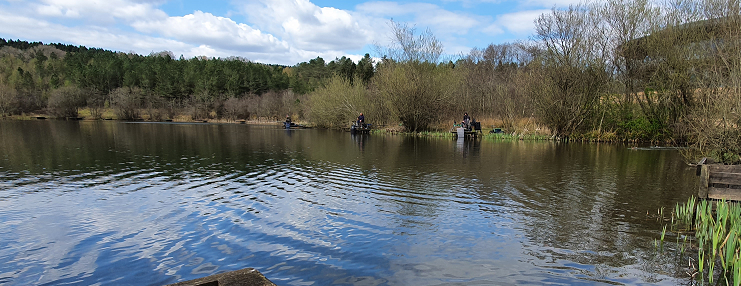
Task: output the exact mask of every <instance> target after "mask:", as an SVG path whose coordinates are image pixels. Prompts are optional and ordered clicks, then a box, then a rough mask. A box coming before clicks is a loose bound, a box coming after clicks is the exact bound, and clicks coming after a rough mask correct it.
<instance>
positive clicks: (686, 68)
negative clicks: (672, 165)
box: [0, 0, 741, 164]
mask: <svg viewBox="0 0 741 286" xmlns="http://www.w3.org/2000/svg"><path fill="white" fill-rule="evenodd" d="M739 11H741V4H740V2H739V1H716V0H670V1H666V2H664V3H662V4H657V3H655V2H654V1H648V0H608V1H599V2H587V3H582V4H577V5H572V6H570V7H568V8H566V9H553V10H552V11H551V12H550V13H546V14H543V15H541V16H540V17H538V19H537V20H536V21H535V31H536V34H535V35H533V36H532V37H531V39H532V41H529V42H517V43H504V44H499V45H493V44H492V45H489V46H488V47H486V48H484V49H473V50H472V51H471V52H470V53H469V54H468V55H461V56H459V57H457V58H447V59H444V58H443V47H442V44H441V42H440V41H439V40H437V39H436V38H435V36H434V35H433V34H432V33H431V32H430V31H429V30H425V31H423V32H421V33H418V31H417V30H416V29H415V28H414V27H410V26H408V25H407V24H404V23H398V22H393V21H392V22H390V27H391V31H392V34H391V35H390V36H391V39H392V41H391V43H390V44H389V46H387V47H377V51H378V53H379V54H378V56H379V57H380V60H378V61H377V62H376V61H374V60H373V59H372V58H371V57H370V55H368V54H366V55H365V57H364V58H363V59H362V60H360V61H358V62H357V63H355V62H353V61H352V60H350V59H348V58H345V57H343V58H339V59H335V60H333V61H330V62H326V61H325V60H324V59H322V58H320V57H317V58H315V59H312V60H309V61H308V62H303V63H299V64H297V65H295V66H291V67H288V66H278V65H267V64H260V63H253V62H250V61H248V60H246V59H242V58H236V57H234V58H226V59H207V58H202V57H199V58H192V59H185V58H182V57H180V58H179V59H175V58H174V55H172V53H170V52H161V53H153V54H150V55H148V56H140V55H136V54H126V53H116V52H112V51H106V50H101V49H93V48H86V47H75V46H69V45H63V44H50V45H44V44H42V43H28V42H23V41H6V40H2V39H0V113H2V116H7V115H20V114H23V113H30V112H41V113H46V114H53V115H55V116H59V117H71V116H72V115H73V114H74V113H75V111H76V110H78V109H79V108H80V107H86V108H87V109H86V110H89V111H90V115H91V117H93V118H100V117H102V114H103V112H104V110H106V108H113V109H115V112H116V114H117V116H118V118H120V119H134V118H139V117H145V118H146V119H149V120H160V119H164V118H170V119H171V118H172V117H174V116H177V115H184V116H186V117H187V118H189V119H194V120H201V119H210V118H219V119H222V118H223V119H226V120H237V119H256V118H263V119H270V120H275V119H279V118H283V117H284V116H285V115H291V116H292V117H293V118H294V119H303V120H308V121H310V122H312V123H314V124H315V125H317V126H320V127H330V128H336V127H346V126H348V125H349V123H350V122H351V121H353V120H354V119H355V118H356V116H357V115H358V114H359V113H361V112H363V113H364V114H365V116H366V118H367V121H368V122H370V123H373V124H374V125H375V126H401V127H399V128H394V129H393V130H394V131H399V130H402V129H403V130H404V131H409V132H427V131H446V130H447V129H448V128H449V127H450V126H451V125H452V124H451V123H453V121H459V120H461V115H462V114H463V112H468V113H469V114H471V116H472V117H474V118H475V119H477V120H478V121H488V122H489V123H491V122H495V123H496V127H499V128H502V129H503V130H504V131H505V132H506V133H509V134H512V133H516V134H517V137H518V138H519V137H526V136H536V137H543V133H547V134H548V135H550V136H549V137H550V138H555V139H563V140H588V141H623V140H631V141H648V142H662V143H665V142H669V143H676V144H678V143H690V144H692V147H693V148H692V149H691V150H692V152H687V154H686V155H687V157H688V160H695V159H696V158H698V157H712V158H713V159H715V160H716V161H718V162H723V163H727V164H733V163H740V162H741V132H739V131H738V126H739V124H741V110H740V109H741V83H740V82H739V81H738V79H739V78H741V50H740V49H741V45H739V41H741V16H740V14H741V13H740V12H739ZM523 123H525V124H523ZM399 124H401V125H399ZM533 124H534V125H535V126H536V128H532V125H533ZM492 125H494V124H488V125H485V128H486V127H489V126H492ZM534 130H539V131H538V132H536V131H534Z"/></svg>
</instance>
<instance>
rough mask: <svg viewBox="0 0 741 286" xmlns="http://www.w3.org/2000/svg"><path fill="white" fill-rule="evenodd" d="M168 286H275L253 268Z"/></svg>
mask: <svg viewBox="0 0 741 286" xmlns="http://www.w3.org/2000/svg"><path fill="white" fill-rule="evenodd" d="M168 286H276V285H275V284H274V283H273V282H270V280H268V278H265V276H263V275H262V273H260V272H259V271H257V270H255V269H254V268H245V269H240V270H236V271H232V272H226V273H221V274H215V275H211V276H208V277H203V278H198V279H194V280H188V281H183V282H178V283H175V284H170V285H168Z"/></svg>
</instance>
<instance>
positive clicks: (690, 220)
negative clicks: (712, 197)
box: [658, 197, 741, 285]
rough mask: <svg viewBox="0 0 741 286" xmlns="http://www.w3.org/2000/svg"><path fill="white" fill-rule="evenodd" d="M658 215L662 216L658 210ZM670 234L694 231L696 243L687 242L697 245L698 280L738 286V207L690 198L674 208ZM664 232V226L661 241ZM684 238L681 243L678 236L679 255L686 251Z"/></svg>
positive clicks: (740, 229)
mask: <svg viewBox="0 0 741 286" xmlns="http://www.w3.org/2000/svg"><path fill="white" fill-rule="evenodd" d="M658 215H659V217H663V212H662V210H661V209H660V210H659V211H658ZM670 231H674V232H675V233H681V232H687V233H692V232H694V243H695V244H693V241H692V239H690V241H689V247H691V248H692V247H694V246H696V249H697V258H698V260H697V265H698V272H699V274H700V279H701V280H705V277H707V282H708V283H710V284H712V283H713V281H714V280H715V281H716V282H718V281H721V282H722V281H726V284H727V285H731V284H732V285H741V253H740V252H741V205H739V204H738V203H733V202H727V201H725V200H723V201H718V202H711V201H708V200H699V201H698V200H697V199H696V198H695V197H691V198H690V199H689V200H687V203H685V204H679V203H677V204H676V205H675V207H674V211H673V212H672V217H671V227H670ZM666 232H667V227H666V225H664V228H663V230H662V232H661V241H662V242H663V241H664V238H665V236H666ZM687 239H688V237H687V236H685V237H684V242H683V243H681V244H680V243H679V237H677V242H678V243H677V244H678V245H679V249H680V252H681V253H684V252H685V251H686V249H687V248H686V246H685V244H687V242H688V240H687ZM716 278H717V279H716ZM703 282H704V281H703ZM729 282H731V283H729Z"/></svg>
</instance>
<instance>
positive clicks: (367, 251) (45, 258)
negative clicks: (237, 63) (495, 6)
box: [0, 120, 698, 285]
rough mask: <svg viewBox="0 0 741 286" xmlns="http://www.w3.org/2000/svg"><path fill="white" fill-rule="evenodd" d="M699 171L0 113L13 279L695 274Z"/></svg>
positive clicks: (584, 156) (512, 280) (636, 156)
mask: <svg viewBox="0 0 741 286" xmlns="http://www.w3.org/2000/svg"><path fill="white" fill-rule="evenodd" d="M694 174H695V171H694V168H692V167H690V166H688V165H687V164H685V163H684V162H683V160H682V157H681V155H680V153H679V151H677V150H673V149H665V148H639V149H632V148H630V147H629V146H626V145H617V144H581V143H560V142H550V141H546V142H528V141H497V140H492V139H479V140H461V141H456V140H452V139H440V138H418V137H411V136H403V135H360V136H352V135H351V134H349V133H347V132H339V131H331V130H315V129H306V130H290V131H287V130H283V129H280V128H278V127H277V126H254V125H243V124H242V125H240V124H177V123H175V124H167V123H124V122H115V121H98V122H92V121H81V122H76V121H69V122H68V121H54V120H49V121H42V120H39V121H0V222H1V223H2V225H3V226H2V228H1V230H0V261H2V262H3V263H0V284H2V285H163V284H169V283H175V282H179V281H185V280H191V279H195V278H199V277H204V276H208V275H212V274H216V273H221V272H227V271H232V270H237V269H242V268H246V267H253V268H256V269H257V270H259V271H260V272H262V273H263V274H264V275H265V276H266V277H268V278H269V279H270V280H271V281H273V282H274V283H276V284H278V285H490V284H497V285H528V284H530V285H541V284H564V285H580V284H583V285H594V284H631V285H634V284H659V285H676V284H679V283H687V282H689V281H690V280H689V279H688V278H687V274H685V271H686V270H687V269H686V268H687V262H686V261H681V260H680V259H677V258H676V257H675V256H674V255H672V254H671V252H672V251H671V249H672V248H675V245H674V244H672V243H667V245H665V248H668V249H669V250H670V251H665V252H661V251H660V250H658V249H657V247H656V246H655V244H654V243H655V240H656V239H658V238H660V236H661V228H662V226H663V224H662V222H659V221H657V219H656V214H657V211H658V209H660V208H661V207H666V209H667V210H666V211H665V212H666V213H667V214H668V213H669V212H670V211H671V209H673V207H674V205H675V203H677V202H680V203H684V202H686V200H687V198H689V197H690V196H691V195H693V194H696V190H697V181H698V180H697V177H695V175H694ZM667 240H669V241H670V242H671V241H676V237H672V238H670V239H667Z"/></svg>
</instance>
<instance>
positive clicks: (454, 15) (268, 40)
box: [0, 0, 578, 65]
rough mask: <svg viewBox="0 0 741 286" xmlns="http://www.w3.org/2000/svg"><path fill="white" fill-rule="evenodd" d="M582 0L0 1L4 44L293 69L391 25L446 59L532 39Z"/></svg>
mask: <svg viewBox="0 0 741 286" xmlns="http://www.w3.org/2000/svg"><path fill="white" fill-rule="evenodd" d="M576 2H578V1H576V0H525V1H509V0H438V1H432V0H429V1H340V0H211V1H194V0H0V37H2V38H5V39H21V40H27V41H43V42H45V43H49V42H61V43H65V44H73V45H85V46H88V47H99V48H104V49H110V50H115V51H123V52H136V53H139V54H144V55H147V54H149V53H151V52H160V51H171V52H173V53H174V54H175V55H176V56H179V55H183V56H185V57H186V58H190V57H194V56H208V57H228V56H240V57H244V58H247V59H250V60H252V61H255V62H262V63H271V64H284V65H294V64H296V63H299V62H302V61H308V60H309V59H312V58H316V57H317V56H321V57H323V58H324V59H326V60H332V59H334V58H336V57H342V56H348V57H350V58H352V59H355V60H357V59H359V58H360V57H362V55H363V54H365V53H370V54H371V55H372V56H380V55H376V54H374V52H373V49H372V46H373V45H374V44H380V45H384V44H386V43H387V42H388V40H389V35H390V34H389V25H388V23H389V20H390V19H394V20H395V21H399V22H405V23H407V24H409V25H411V26H414V27H416V28H417V29H418V30H424V29H427V28H429V29H430V30H431V31H432V33H433V34H434V35H435V36H436V37H437V38H438V39H439V40H440V41H441V42H442V43H443V45H444V47H445V53H446V54H450V55H455V54H461V53H462V54H466V53H468V52H469V51H470V50H471V48H474V47H478V48H484V47H486V46H487V45H489V44H492V43H494V44H499V43H504V42H511V41H516V40H526V39H528V37H529V36H530V35H532V33H533V20H534V19H535V18H536V17H537V16H538V15H539V14H541V13H544V12H548V11H549V10H550V9H551V8H553V7H564V6H566V5H568V4H572V3H576Z"/></svg>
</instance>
